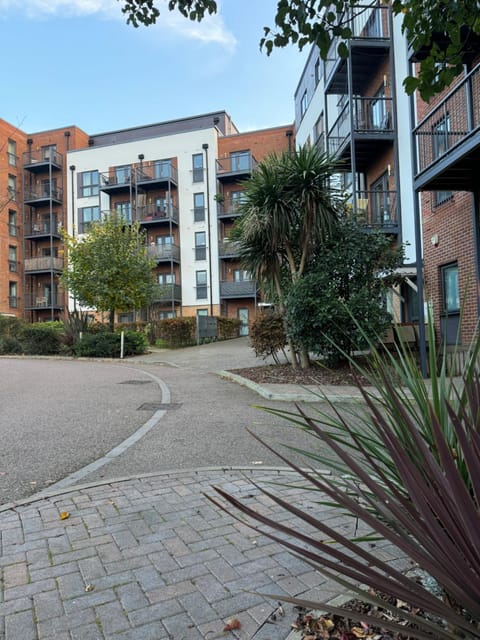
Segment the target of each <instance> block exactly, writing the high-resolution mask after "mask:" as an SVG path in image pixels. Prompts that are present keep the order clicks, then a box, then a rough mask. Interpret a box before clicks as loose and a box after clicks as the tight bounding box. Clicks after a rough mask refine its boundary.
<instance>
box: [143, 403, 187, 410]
mask: <svg viewBox="0 0 480 640" xmlns="http://www.w3.org/2000/svg"><path fill="white" fill-rule="evenodd" d="M181 406H182V405H181V403H175V402H171V403H161V402H144V403H143V404H141V405H140V406H139V407H138V409H137V411H160V410H161V409H163V410H164V411H172V410H174V409H180V407H181Z"/></svg>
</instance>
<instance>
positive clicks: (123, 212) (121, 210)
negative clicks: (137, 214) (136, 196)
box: [115, 200, 132, 222]
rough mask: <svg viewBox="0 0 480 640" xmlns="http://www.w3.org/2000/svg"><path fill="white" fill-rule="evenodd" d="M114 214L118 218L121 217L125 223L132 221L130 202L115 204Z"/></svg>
mask: <svg viewBox="0 0 480 640" xmlns="http://www.w3.org/2000/svg"><path fill="white" fill-rule="evenodd" d="M115 213H116V214H117V216H118V217H122V218H123V219H124V220H126V221H127V222H131V221H132V205H131V202H130V200H126V201H125V202H116V203H115Z"/></svg>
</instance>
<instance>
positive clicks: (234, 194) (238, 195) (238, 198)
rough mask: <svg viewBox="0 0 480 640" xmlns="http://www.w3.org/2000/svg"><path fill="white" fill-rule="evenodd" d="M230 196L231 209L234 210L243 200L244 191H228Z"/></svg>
mask: <svg viewBox="0 0 480 640" xmlns="http://www.w3.org/2000/svg"><path fill="white" fill-rule="evenodd" d="M230 198H231V199H232V209H233V210H236V209H238V207H239V206H240V205H241V204H242V203H243V202H245V191H230Z"/></svg>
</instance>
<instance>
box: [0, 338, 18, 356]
mask: <svg viewBox="0 0 480 640" xmlns="http://www.w3.org/2000/svg"><path fill="white" fill-rule="evenodd" d="M21 353H23V347H22V343H21V342H20V341H19V340H17V338H14V337H13V336H4V337H3V338H0V355H7V354H16V355H18V354H21Z"/></svg>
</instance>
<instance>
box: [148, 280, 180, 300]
mask: <svg viewBox="0 0 480 640" xmlns="http://www.w3.org/2000/svg"><path fill="white" fill-rule="evenodd" d="M172 300H173V301H174V302H181V301H182V287H181V286H180V285H179V284H156V285H155V290H154V294H153V302H171V301H172Z"/></svg>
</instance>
